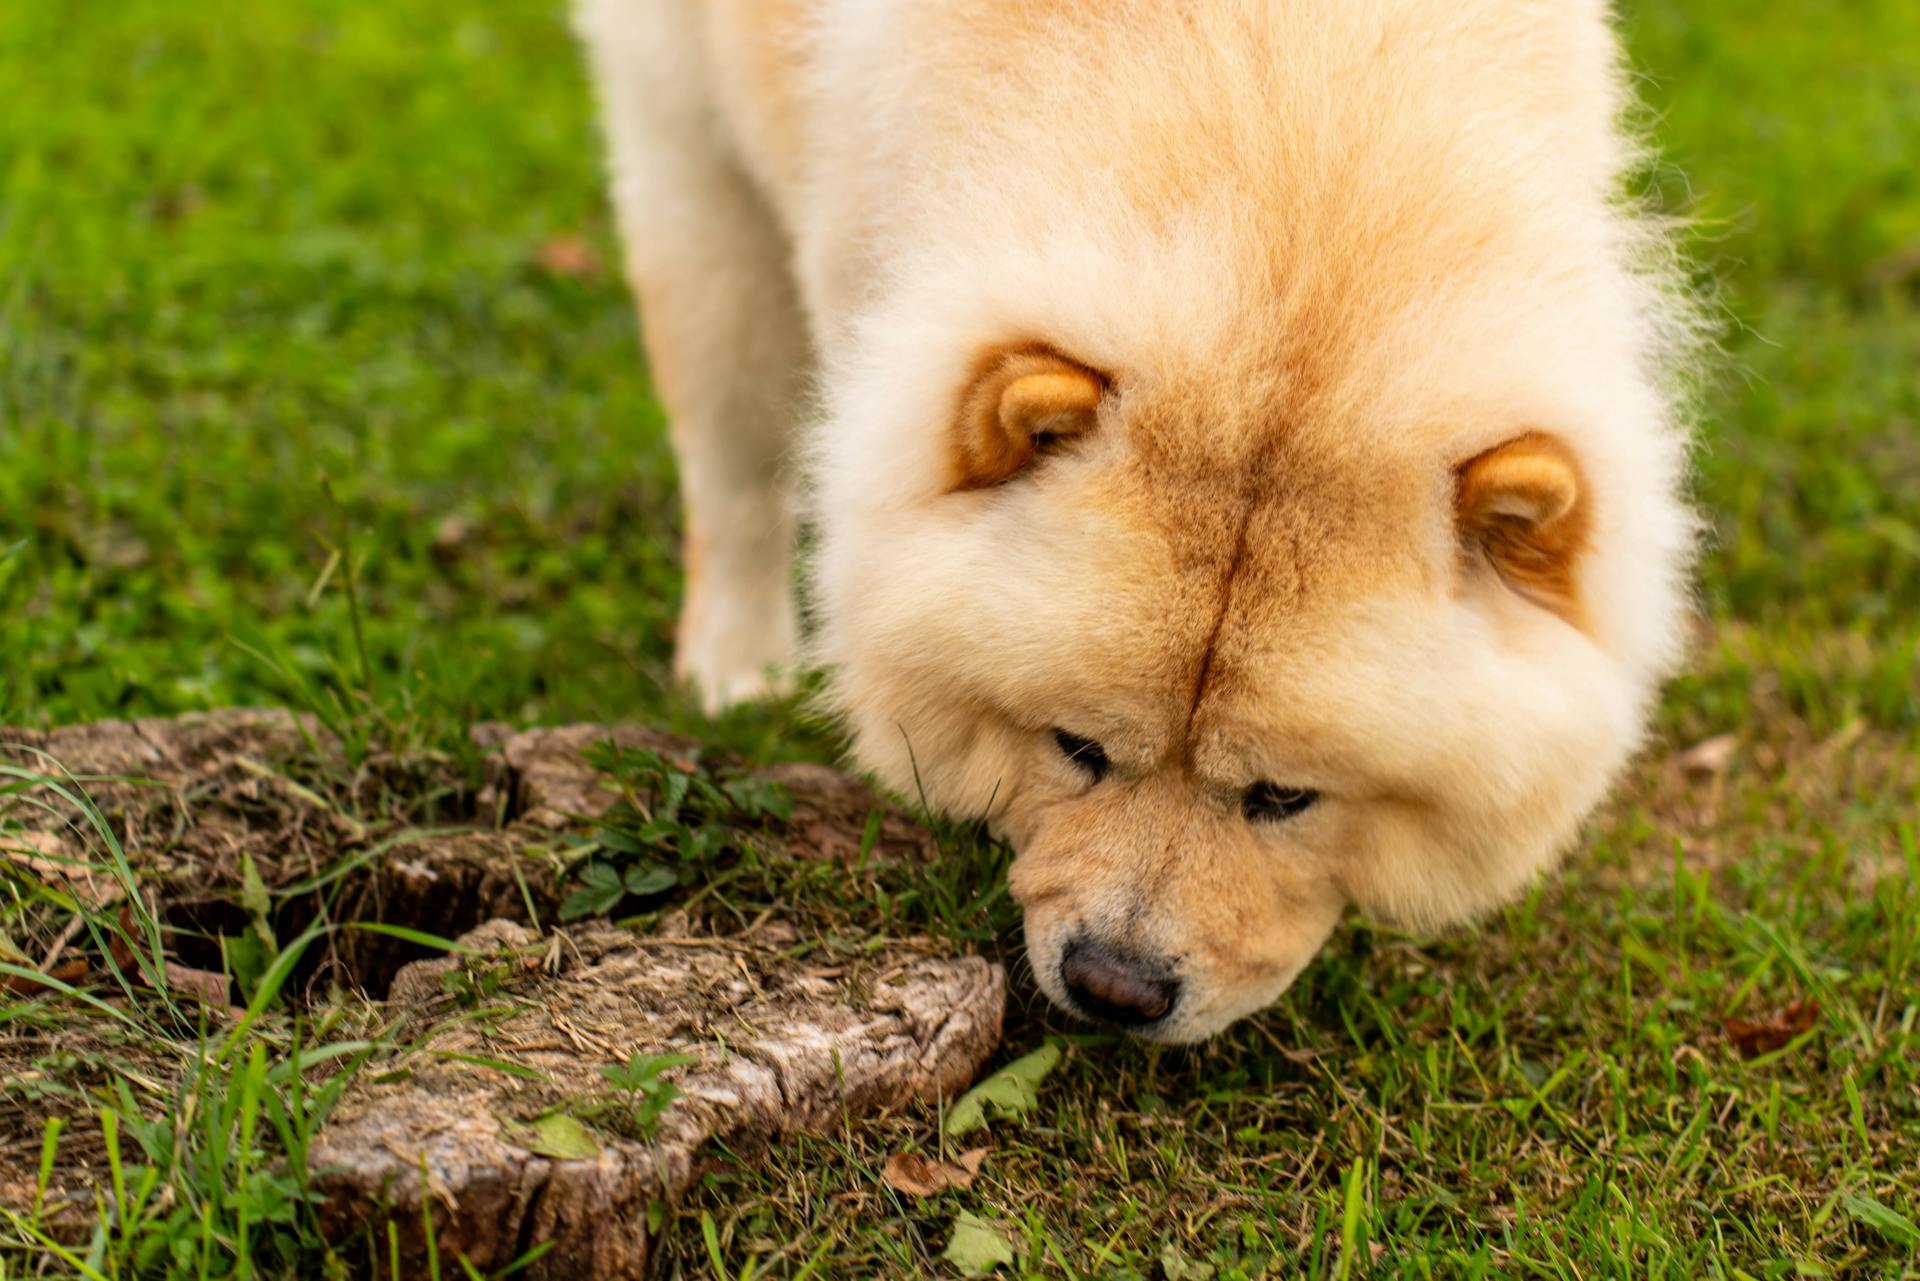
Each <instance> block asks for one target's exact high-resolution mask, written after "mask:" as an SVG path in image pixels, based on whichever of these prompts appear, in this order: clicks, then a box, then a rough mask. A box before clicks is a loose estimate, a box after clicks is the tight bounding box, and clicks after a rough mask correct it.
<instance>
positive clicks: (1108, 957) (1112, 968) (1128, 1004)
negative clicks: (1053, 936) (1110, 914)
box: [1060, 937, 1180, 1026]
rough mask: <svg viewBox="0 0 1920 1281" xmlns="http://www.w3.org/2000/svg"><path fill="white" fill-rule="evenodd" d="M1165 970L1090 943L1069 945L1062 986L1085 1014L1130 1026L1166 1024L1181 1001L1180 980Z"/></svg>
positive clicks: (1064, 956)
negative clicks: (1163, 1019) (1160, 1021)
mask: <svg viewBox="0 0 1920 1281" xmlns="http://www.w3.org/2000/svg"><path fill="white" fill-rule="evenodd" d="M1165 971H1166V966H1165V965H1164V964H1153V963H1148V962H1143V961H1138V960H1134V959H1132V958H1130V957H1124V956H1121V955H1120V954H1118V953H1117V952H1114V951H1113V950H1112V949H1110V948H1107V947H1104V946H1102V945H1101V944H1099V943H1095V942H1093V941H1092V940H1091V939H1088V938H1084V937H1082V938H1076V939H1074V940H1073V941H1072V942H1070V943H1068V944H1067V950H1066V951H1065V952H1064V953H1063V954H1062V955H1061V957H1060V982H1061V984H1062V985H1063V986H1064V987H1065V988H1066V989H1067V995H1068V996H1070V997H1072V998H1073V1003H1074V1004H1075V1005H1076V1006H1078V1007H1079V1008H1080V1010H1081V1012H1082V1013H1084V1014H1087V1015H1089V1016H1091V1017H1093V1018H1096V1019H1105V1020H1106V1021H1107V1022H1109V1023H1122V1024H1127V1025H1129V1026H1131V1025H1134V1024H1139V1023H1151V1022H1153V1021H1154V1020H1155V1019H1161V1018H1165V1017H1166V1016H1167V1015H1168V1014H1169V1013H1171V1012H1172V1010H1173V1007H1174V1004H1175V1003H1176V1002H1177V1001H1179V999H1180V980H1179V979H1170V978H1167V977H1166V976H1165Z"/></svg>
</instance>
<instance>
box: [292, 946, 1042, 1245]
mask: <svg viewBox="0 0 1920 1281" xmlns="http://www.w3.org/2000/svg"><path fill="white" fill-rule="evenodd" d="M792 941H793V940H792V936H791V935H790V934H784V935H783V934H782V933H781V932H780V931H779V930H778V929H777V928H774V929H763V930H760V931H756V932H755V934H754V935H752V936H746V937H736V938H724V939H723V938H710V937H682V938H665V937H649V938H639V939H636V938H635V937H634V936H632V935H630V934H627V933H625V932H623V931H619V930H614V929H610V928H607V927H605V926H596V927H593V928H590V929H588V930H585V931H582V932H580V933H578V934H572V935H569V936H566V937H565V939H564V941H563V942H559V943H558V944H556V943H554V942H553V941H543V940H541V939H540V938H539V937H538V936H536V935H534V934H533V933H531V932H530V931H528V930H526V929H524V928H523V927H521V926H518V925H516V924H513V923H512V922H505V921H501V922H491V923H489V924H488V925H486V926H483V927H481V929H479V930H477V931H474V932H473V933H472V934H470V935H468V936H467V937H466V938H464V939H463V940H462V942H463V943H465V944H466V945H468V946H469V947H471V948H473V949H474V952H475V955H473V956H470V957H467V958H465V959H462V960H447V959H441V960H434V961H425V962H421V963H419V964H416V965H413V966H409V967H407V968H406V969H405V970H403V971H401V973H400V975H399V976H398V977H397V978H396V979H395V981H394V996H395V999H396V1001H404V1002H405V1003H406V1005H407V1008H408V1009H409V1010H410V1011H412V1012H411V1013H410V1014H409V1016H408V1017H409V1020H410V1023H411V1025H412V1026H410V1027H409V1028H408V1034H409V1035H414V1034H416V1033H417V1034H418V1035H419V1037H420V1038H421V1039H423V1040H425V1039H427V1035H428V1034H429V1033H432V1036H431V1040H430V1044H431V1046H432V1051H431V1053H432V1054H433V1055H434V1056H437V1057H433V1058H430V1059H428V1060H426V1061H425V1062H424V1063H422V1065H421V1066H418V1067H416V1068H415V1069H414V1070H413V1071H412V1074H411V1075H409V1076H408V1077H407V1078H406V1079H405V1080H404V1081H398V1082H390V1083H387V1084H368V1085H362V1086H358V1087H356V1088H354V1089H353V1090H351V1091H350V1092H349V1094H348V1095H347V1097H345V1098H344V1099H343V1100H342V1101H341V1103H340V1105H339V1107H338V1108H337V1109H336V1111H335V1113H334V1115H333V1118H332V1120H331V1121H330V1123H329V1125H328V1126H327V1129H326V1130H325V1131H324V1132H323V1134H322V1136H321V1138H320V1140H319V1142H318V1144H317V1145H316V1147H315V1149H314V1154H313V1162H314V1166H315V1168H317V1169H321V1170H324V1171H326V1172H325V1173H324V1174H322V1175H321V1178H320V1187H321V1188H322V1190H323V1191H324V1192H325V1193H326V1196H327V1205H326V1211H325V1217H326V1219H327V1220H328V1221H329V1223H330V1224H332V1225H333V1227H334V1228H335V1230H336V1231H343V1230H345V1229H347V1228H350V1227H355V1226H358V1225H360V1224H363V1223H368V1222H373V1223H376V1224H380V1225H382V1226H383V1227H384V1224H385V1223H386V1222H387V1221H389V1220H390V1221H391V1222H392V1223H393V1224H395V1225H396V1227H397V1228H398V1229H399V1231H400V1236H401V1240H402V1243H403V1244H402V1259H403V1263H402V1268H403V1272H405V1273H406V1274H408V1275H414V1274H415V1273H413V1272H412V1271H411V1269H413V1268H415V1267H418V1268H420V1269H422V1270H424V1232H423V1228H422V1215H421V1207H420V1202H421V1199H422V1196H423V1193H424V1195H426V1196H427V1197H428V1198H429V1200H430V1203H431V1213H432V1217H433V1220H434V1234H435V1239H436V1242H437V1245H438V1249H439V1250H440V1252H441V1253H442V1254H443V1255H445V1256H449V1257H450V1256H451V1255H452V1254H453V1253H455V1252H458V1253H463V1254H465V1255H466V1256H467V1257H468V1258H469V1259H470V1260H471V1261H472V1262H473V1263H474V1264H475V1265H477V1266H479V1267H481V1268H483V1269H484V1268H497V1267H500V1266H503V1265H504V1264H506V1263H508V1262H510V1261H512V1260H513V1259H515V1258H516V1257H518V1256H519V1255H520V1254H521V1253H523V1252H524V1251H525V1250H527V1249H528V1248H529V1247H530V1246H532V1245H533V1244H534V1243H536V1242H540V1241H548V1240H551V1241H554V1242H555V1243H556V1244H555V1246H554V1248H553V1249H552V1251H551V1252H550V1253H548V1254H547V1255H546V1256H545V1257H544V1258H543V1259H541V1260H540V1261H539V1263H538V1264H536V1265H535V1267H534V1268H533V1269H532V1270H530V1272H529V1274H528V1275H530V1276H532V1277H550V1278H559V1277H574V1276H593V1277H638V1276H640V1275H642V1270H643V1268H644V1265H645V1261H646V1255H647V1247H648V1233H647V1216H648V1209H649V1207H650V1206H652V1205H654V1204H655V1203H656V1202H660V1203H666V1202H672V1201H674V1200H676V1199H678V1197H679V1195H680V1194H681V1192H682V1191H684V1190H685V1189H686V1188H687V1187H688V1186H689V1185H690V1184H691V1183H692V1182H693V1180H694V1179H695V1178H697V1177H698V1175H699V1174H700V1173H701V1171H702V1168H703V1167H704V1166H706V1165H708V1164H711V1159H710V1158H704V1157H703V1156H702V1153H703V1151H704V1150H706V1149H707V1148H708V1145H709V1141H710V1140H715V1139H717V1140H719V1141H720V1143H721V1144H722V1145H723V1146H724V1148H725V1149H726V1150H727V1151H728V1152H730V1153H733V1154H736V1155H738V1154H742V1153H746V1152H751V1151H752V1150H754V1149H756V1148H758V1147H760V1146H762V1145H764V1144H765V1143H767V1142H769V1141H771V1140H773V1139H775V1138H777V1137H778V1136H780V1135H782V1134H785V1133H788V1132H790V1131H793V1130H798V1129H810V1130H821V1129H832V1128H834V1127H836V1126H838V1125H840V1124H842V1122H843V1120H845V1119H848V1118H854V1117H863V1116H866V1115H870V1114H873V1113H876V1112H886V1111H889V1110H892V1109H896V1108H898V1107H900V1106H902V1105H904V1104H906V1103H909V1102H912V1101H915V1100H925V1099H931V1098H934V1097H936V1096H949V1097H950V1096H952V1095H953V1094H955V1093H957V1092H958V1091H959V1090H961V1089H962V1088H964V1087H965V1086H966V1084H967V1083H968V1082H970V1081H971V1080H972V1078H973V1076H974V1074H975V1073H976V1072H977V1071H978V1070H979V1068H980V1066H981V1064H982V1063H983V1062H984V1061H985V1060H986V1057H987V1056H988V1055H989V1054H990V1053H991V1052H992V1050H993V1048H994V1046H995V1045H997V1044H998V1042H999V1039H1000V1024H1001V1014H1002V1010H1003V1008H1004V1005H1005V979H1004V976H1003V975H1002V973H1001V971H1000V970H999V968H998V967H996V966H992V965H989V964H988V963H987V962H985V961H983V960H981V959H980V958H978V957H965V958H960V959H947V958H938V957H931V956H928V955H926V954H925V953H923V952H920V951H919V950H917V949H915V948H913V947H911V946H906V945H899V946H892V947H888V948H885V949H883V950H881V951H879V952H877V953H874V954H872V955H868V956H863V957H860V958H857V959H852V960H847V961H845V962H842V963H837V964H831V965H820V964H817V963H816V964H801V963H796V962H794V961H792V960H790V959H785V958H784V957H783V956H782V954H781V948H782V947H784V946H789V945H791V943H792ZM493 967H502V968H504V969H505V970H506V971H507V972H508V974H509V975H510V977H506V978H504V979H500V980H496V981H497V984H498V985H497V986H491V988H490V991H491V994H490V996H489V998H488V1004H489V1006H491V1007H493V1009H494V1011H495V1012H494V1013H492V1014H491V1015H490V1016H488V1017H485V1018H477V1017H474V1016H473V1013H472V1010H471V1008H470V1006H469V1005H467V1004H466V1001H467V999H468V994H469V993H471V992H472V990H473V984H472V976H473V973H474V971H476V970H478V971H486V970H489V969H492V968H493ZM635 1053H642V1054H648V1055H663V1054H673V1055H685V1056H687V1057H688V1058H689V1059H691V1060H692V1062H691V1063H687V1064H684V1065H682V1066H679V1067H676V1068H675V1069H674V1070H673V1071H672V1072H671V1073H670V1076H671V1079H672V1082H673V1084H674V1086H675V1087H676V1088H677V1089H678V1090H679V1092H680V1097H679V1098H678V1099H677V1100H675V1101H674V1102H673V1104H672V1105H671V1106H670V1107H669V1108H668V1109H667V1110H666V1111H665V1113H664V1114H663V1115H662V1116H661V1117H660V1118H659V1120H658V1122H657V1126H658V1128H657V1129H655V1130H653V1131H652V1132H651V1133H650V1134H645V1135H642V1134H637V1133H634V1132H632V1129H631V1127H630V1126H628V1125H626V1123H625V1122H624V1120H623V1113H624V1109H625V1107H626V1102H625V1100H624V1099H623V1098H622V1096H621V1092H620V1090H619V1089H618V1088H617V1087H616V1086H614V1085H612V1084H610V1082H609V1080H608V1079H607V1077H606V1076H605V1075H604V1074H603V1072H602V1070H601V1069H603V1068H608V1067H613V1068H616V1069H617V1068H618V1067H619V1066H620V1065H621V1064H623V1063H625V1062H626V1061H627V1060H628V1057H629V1056H630V1055H633V1054H635ZM454 1056H460V1057H454ZM477 1060H487V1061H490V1062H493V1063H501V1064H507V1065H511V1068H512V1069H515V1070H514V1071H503V1070H500V1069H498V1068H495V1067H491V1066H484V1065H482V1064H481V1063H480V1062H478V1061H477ZM555 1116H560V1117H567V1118H584V1119H583V1121H582V1123H581V1124H580V1125H577V1126H576V1125H573V1124H566V1125H564V1126H563V1129H562V1131H561V1132H562V1133H564V1134H565V1135H567V1136H569V1139H568V1145H569V1147H570V1148H571V1150H570V1151H568V1152H566V1153H565V1154H564V1155H562V1154H560V1153H557V1152H556V1150H555V1148H554V1146H553V1135H552V1131H551V1130H550V1129H549V1128H548V1127H549V1125H550V1124H551V1123H550V1122H548V1124H546V1125H543V1119H544V1118H552V1117H555ZM623 1129H625V1130H626V1132H624V1133H623V1132H622V1131H623Z"/></svg>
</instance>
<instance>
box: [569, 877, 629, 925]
mask: <svg viewBox="0 0 1920 1281" xmlns="http://www.w3.org/2000/svg"><path fill="white" fill-rule="evenodd" d="M626 896H627V888H626V886H624V885H622V884H620V883H619V882H618V881H616V882H614V884H613V886H612V888H610V889H609V888H599V889H579V890H575V891H574V892H573V893H571V894H569V895H567V897H566V899H565V900H564V901H563V902H562V903H561V904H560V919H561V920H563V921H574V920H578V919H579V918H581V917H583V916H603V915H605V914H606V913H608V912H610V911H612V910H613V905H614V904H616V903H618V902H619V901H620V900H621V899H623V898H625V897H626Z"/></svg>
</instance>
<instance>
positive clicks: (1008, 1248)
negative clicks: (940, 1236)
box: [940, 1214, 1013, 1277]
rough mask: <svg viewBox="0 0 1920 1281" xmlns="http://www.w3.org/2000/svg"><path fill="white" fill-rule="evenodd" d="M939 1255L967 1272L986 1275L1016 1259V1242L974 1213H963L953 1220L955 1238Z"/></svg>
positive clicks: (972, 1274) (963, 1271)
mask: <svg viewBox="0 0 1920 1281" xmlns="http://www.w3.org/2000/svg"><path fill="white" fill-rule="evenodd" d="M940 1257H941V1258H943V1259H945V1260H946V1261H947V1262H948V1263H951V1264H953V1265H954V1266H955V1267H957V1268H959V1269H960V1271H961V1272H962V1273H963V1274H965V1275H966V1276H970V1277H979V1276H985V1275H987V1274H988V1273H990V1272H992V1271H993V1270H994V1269H995V1268H998V1267H1000V1266H1002V1265H1004V1264H1010V1263H1012V1262H1013V1242H1011V1241H1009V1240H1007V1237H1006V1234H1005V1233H1003V1232H1001V1231H1000V1230H999V1229H997V1228H994V1227H991V1226H989V1225H988V1224H986V1223H984V1222H982V1221H981V1220H980V1219H978V1218H976V1217H975V1216H973V1215H971V1214H961V1215H958V1216H956V1217H955V1219H954V1221H953V1239H952V1240H951V1241H949V1242H947V1248H946V1249H945V1250H942V1251H941V1252H940Z"/></svg>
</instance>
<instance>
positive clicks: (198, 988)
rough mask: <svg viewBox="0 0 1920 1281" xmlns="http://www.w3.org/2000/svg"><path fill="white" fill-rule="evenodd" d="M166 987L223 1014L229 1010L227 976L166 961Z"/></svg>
mask: <svg viewBox="0 0 1920 1281" xmlns="http://www.w3.org/2000/svg"><path fill="white" fill-rule="evenodd" d="M167 987H168V988H169V989H170V990H172V991H174V992H185V993H186V994H187V995H189V996H192V997H194V998H196V999H198V1000H200V1001H202V1002H204V1003H206V1004H207V1005H210V1006H212V1007H213V1008H214V1009H216V1010H220V1011H222V1012H224V1011H226V1010H227V1009H228V1008H229V1002H228V999H227V997H228V990H227V976H226V975H224V974H215V973H214V972H213V971H211V970H196V969H193V968H191V967H189V966H185V965H182V964H180V963H179V962H178V961H168V962H167Z"/></svg>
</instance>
